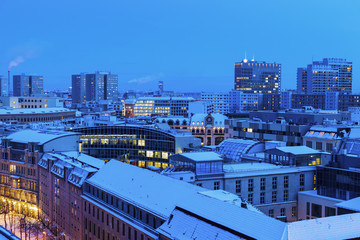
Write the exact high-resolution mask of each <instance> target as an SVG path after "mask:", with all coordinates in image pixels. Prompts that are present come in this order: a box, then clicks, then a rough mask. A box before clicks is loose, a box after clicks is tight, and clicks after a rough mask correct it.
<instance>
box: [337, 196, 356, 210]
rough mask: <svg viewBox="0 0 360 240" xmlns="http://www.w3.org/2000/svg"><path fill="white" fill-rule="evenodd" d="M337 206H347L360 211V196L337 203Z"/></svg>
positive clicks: (346, 207)
mask: <svg viewBox="0 0 360 240" xmlns="http://www.w3.org/2000/svg"><path fill="white" fill-rule="evenodd" d="M335 206H337V207H341V208H345V209H348V210H351V211H356V212H360V197H357V198H353V199H350V200H347V201H343V202H341V203H337V204H335Z"/></svg>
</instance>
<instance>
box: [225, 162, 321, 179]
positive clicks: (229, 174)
mask: <svg viewBox="0 0 360 240" xmlns="http://www.w3.org/2000/svg"><path fill="white" fill-rule="evenodd" d="M241 164H248V163H239V164H234V165H241ZM250 164H251V163H250ZM253 164H255V163H253ZM261 164H263V163H261ZM231 165H232V164H224V165H223V169H224V172H225V175H224V177H225V178H237V177H250V176H265V175H278V174H289V173H299V172H306V171H315V170H316V166H300V167H295V166H276V165H274V166H276V167H274V168H272V167H269V168H266V167H258V168H257V167H256V165H254V167H250V166H249V165H247V166H244V167H242V166H233V167H231Z"/></svg>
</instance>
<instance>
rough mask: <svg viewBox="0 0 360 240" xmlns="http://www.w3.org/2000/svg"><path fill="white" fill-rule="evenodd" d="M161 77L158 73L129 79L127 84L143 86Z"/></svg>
mask: <svg viewBox="0 0 360 240" xmlns="http://www.w3.org/2000/svg"><path fill="white" fill-rule="evenodd" d="M161 77H163V74H162V73H159V74H158V75H153V76H145V77H139V78H134V79H131V80H130V81H128V83H137V84H144V83H147V82H151V81H154V80H157V79H159V78H161Z"/></svg>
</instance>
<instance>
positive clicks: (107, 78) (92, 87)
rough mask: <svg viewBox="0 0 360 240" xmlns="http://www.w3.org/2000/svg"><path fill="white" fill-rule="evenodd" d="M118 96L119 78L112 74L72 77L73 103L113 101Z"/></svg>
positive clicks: (102, 73) (99, 73) (82, 74)
mask: <svg viewBox="0 0 360 240" xmlns="http://www.w3.org/2000/svg"><path fill="white" fill-rule="evenodd" d="M117 94H118V76H117V75H116V74H111V73H110V72H96V73H91V74H85V73H81V74H76V75H72V98H73V103H81V104H84V103H85V101H99V100H112V99H114V98H115V97H116V96H117Z"/></svg>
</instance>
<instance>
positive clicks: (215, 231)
mask: <svg viewBox="0 0 360 240" xmlns="http://www.w3.org/2000/svg"><path fill="white" fill-rule="evenodd" d="M171 215H172V217H171V219H168V221H166V222H165V223H164V224H163V225H161V226H160V227H159V228H158V231H159V232H160V233H162V234H163V235H165V236H168V237H170V238H171V239H189V240H190V239H196V240H208V239H226V240H239V239H245V238H241V237H239V236H237V235H235V234H233V233H230V232H228V231H226V230H224V229H221V228H219V227H217V226H214V225H212V224H210V223H207V222H205V221H202V220H201V219H199V218H196V217H195V216H191V215H189V214H186V213H185V212H183V211H181V210H179V209H175V210H174V211H173V212H172V214H171Z"/></svg>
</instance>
